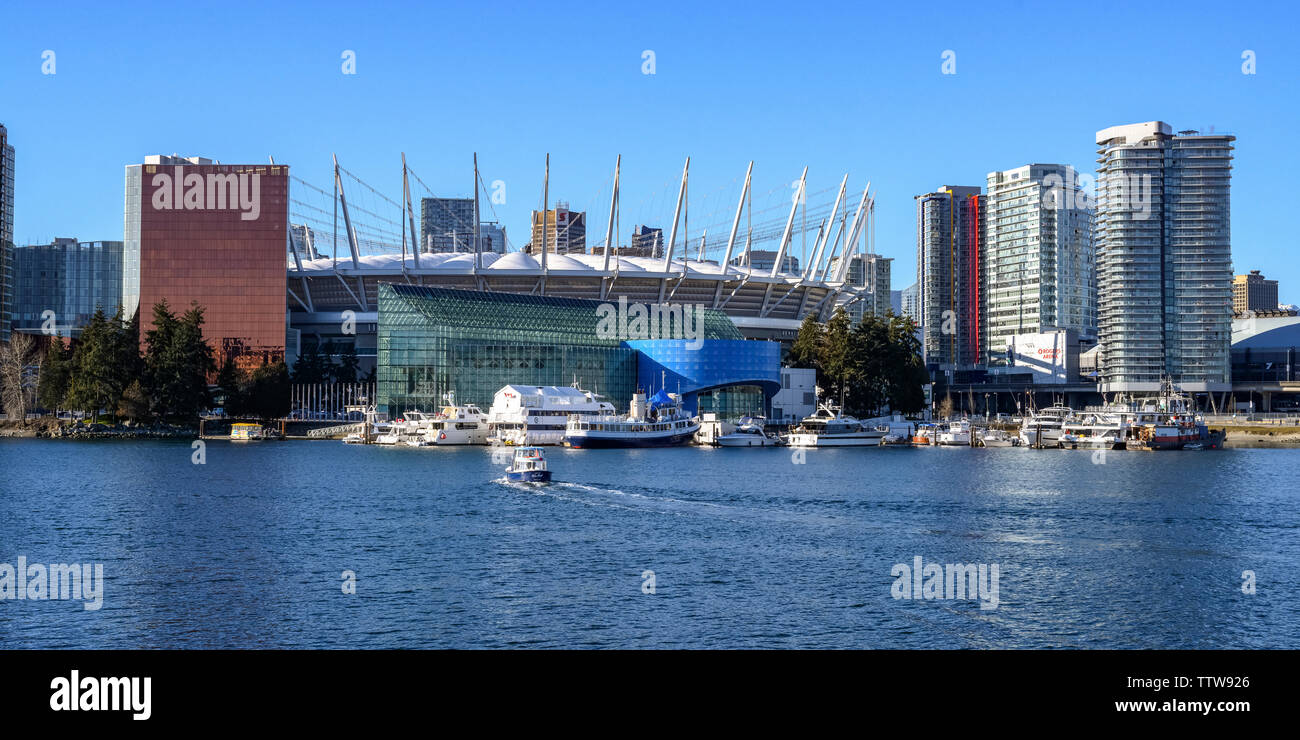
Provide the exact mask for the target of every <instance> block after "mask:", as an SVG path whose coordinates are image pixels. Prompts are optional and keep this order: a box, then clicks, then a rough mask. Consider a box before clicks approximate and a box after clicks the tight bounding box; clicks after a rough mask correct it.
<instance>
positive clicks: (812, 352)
mask: <svg viewBox="0 0 1300 740" xmlns="http://www.w3.org/2000/svg"><path fill="white" fill-rule="evenodd" d="M823 339H824V331H823V329H822V325H821V324H819V323H817V316H816V315H815V314H813V313H809V314H808V315H807V316H805V317H804V319H803V323H802V324H800V325H799V333H798V334H797V335H795V338H794V344H792V345H791V346H790V354H789V355H787V356H786V364H788V365H789V366H790V367H804V368H808V367H811V368H817V367H819V366H820V365H821V356H822V344H823Z"/></svg>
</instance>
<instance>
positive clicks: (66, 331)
mask: <svg viewBox="0 0 1300 740" xmlns="http://www.w3.org/2000/svg"><path fill="white" fill-rule="evenodd" d="M13 253H14V286H15V291H16V299H15V301H14V309H13V327H14V328H15V329H24V330H28V331H31V332H37V331H44V330H45V328H46V327H47V326H48V324H47V319H50V318H52V319H53V323H52V326H53V328H54V329H55V330H56V333H57V334H58V335H59V336H65V337H67V336H77V335H78V334H79V333H80V330H81V328H82V327H84V326H85V325H86V324H87V323H89V321H90V317H91V316H92V315H94V313H95V310H96V309H102V310H103V311H104V314H105V315H106V316H110V317H111V316H112V315H113V314H114V312H116V311H117V308H118V306H119V304H121V303H122V242H107V241H105V242H81V243H78V242H77V240H75V239H55V240H54V243H53V244H38V245H34V246H27V247H18V248H16V249H14V251H13ZM47 311H50V312H53V315H52V316H51V314H47V313H46V312H47Z"/></svg>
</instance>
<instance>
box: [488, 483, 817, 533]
mask: <svg viewBox="0 0 1300 740" xmlns="http://www.w3.org/2000/svg"><path fill="white" fill-rule="evenodd" d="M507 485H512V486H518V485H527V484H513V483H511V484H507ZM525 490H528V491H530V492H532V493H536V494H538V495H541V496H547V497H551V498H555V499H559V500H561V501H566V502H572V503H578V504H582V505H584V506H596V507H601V508H608V509H620V510H624V511H634V512H644V513H650V514H666V515H669V516H679V517H690V518H704V519H714V520H721V521H726V522H730V523H733V524H742V525H755V524H772V523H774V522H790V523H802V524H808V525H813V526H818V527H825V526H827V525H828V524H842V523H843V522H842V521H841V520H837V519H835V518H834V517H826V516H821V515H814V514H807V513H803V512H790V511H783V510H772V509H755V508H751V507H748V506H746V507H739V506H730V505H727V504H719V503H714V502H712V501H698V500H688V499H680V498H674V497H672V496H666V495H661V494H659V493H658V492H657V491H655V490H654V489H646V491H645V492H644V493H643V492H638V491H630V490H624V489H620V488H612V487H607V486H601V485H591V484H586V483H573V482H562V481H557V482H554V483H552V484H551V485H549V486H536V487H534V486H529V487H528V488H527V489H525Z"/></svg>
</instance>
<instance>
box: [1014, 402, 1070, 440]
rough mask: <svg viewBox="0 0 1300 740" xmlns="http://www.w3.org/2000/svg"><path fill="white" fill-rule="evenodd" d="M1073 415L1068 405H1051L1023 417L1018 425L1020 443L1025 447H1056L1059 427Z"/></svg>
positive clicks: (1059, 438)
mask: <svg viewBox="0 0 1300 740" xmlns="http://www.w3.org/2000/svg"><path fill="white" fill-rule="evenodd" d="M1073 416H1074V410H1073V409H1071V408H1070V407H1068V406H1052V407H1049V408H1045V409H1042V410H1040V411H1038V412H1037V413H1035V414H1033V415H1032V416H1028V417H1025V420H1024V422H1022V423H1021V425H1020V444H1022V445H1024V446H1026V447H1056V446H1058V445H1059V443H1060V441H1061V427H1063V426H1064V425H1065V423H1066V422H1067V421H1070V419H1071V417H1073Z"/></svg>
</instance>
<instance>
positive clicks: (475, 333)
mask: <svg viewBox="0 0 1300 740" xmlns="http://www.w3.org/2000/svg"><path fill="white" fill-rule="evenodd" d="M601 305H602V303H601V302H600V301H593V300H586V299H578V298H555V297H549V296H535V295H525V294H519V293H494V292H488V291H472V290H455V289H449V288H432V287H426V286H420V285H404V284H400V283H384V284H381V285H380V286H379V327H378V358H377V360H378V362H377V365H378V367H377V370H376V376H377V384H378V387H377V389H376V395H377V396H378V397H377V399H376V407H377V410H378V411H380V412H383V413H387V414H389V416H390V417H397V416H400V415H401V414H402V413H403V412H405V411H406V410H407V409H421V410H425V411H429V410H433V409H435V408H437V407H439V406H441V405H443V404H444V403H445V400H444V395H445V394H446V393H447V392H448V391H453V392H455V398H456V403H458V404H461V403H474V404H477V405H479V406H480V407H481V408H483V409H484V410H486V409H487V408H488V406H490V405H491V404H492V397H493V395H494V394H495V393H496V392H497V391H498V390H500V389H501V387H502V386H505V385H509V384H511V383H513V384H517V385H542V386H546V385H555V386H569V385H572V384H573V383H574V382H575V381H576V382H577V384H578V386H579V387H581V388H583V389H584V390H590V391H595V392H596V393H599V394H601V395H602V396H604V397H605V398H606V400H608V401H609V402H611V403H613V404H614V407H615V408H617V409H620V410H623V409H626V408H627V405H628V403H629V402H630V401H631V399H632V394H633V393H634V392H635V391H636V389H637V384H638V378H637V370H638V357H639V356H640V355H641V354H642V351H638V349H634V348H632V347H629V346H628V344H627V343H626V342H624V341H622V340H621V339H619V338H602V337H601V336H599V333H598V332H597V325H598V323H599V322H600V320H601V314H600V313H599V311H598V308H599V307H600V306H601ZM702 324H703V326H702V331H701V334H702V337H703V339H704V340H705V341H706V344H707V342H708V340H718V339H722V340H729V341H728V344H730V343H731V342H732V341H735V340H741V339H742V337H741V334H740V331H739V330H738V329H737V328H736V326H735V325H734V324H733V323H732V322H731V319H730V318H728V317H727V315H726V314H724V313H722V312H721V311H714V310H711V309H710V310H704V311H703V321H702ZM669 341H675V340H669ZM742 344H750V343H748V342H742ZM757 344H769V343H766V342H764V343H757ZM705 349H706V350H707V349H708V347H707V346H706V347H705ZM655 380H656V381H657V380H658V378H656V379H655Z"/></svg>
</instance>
